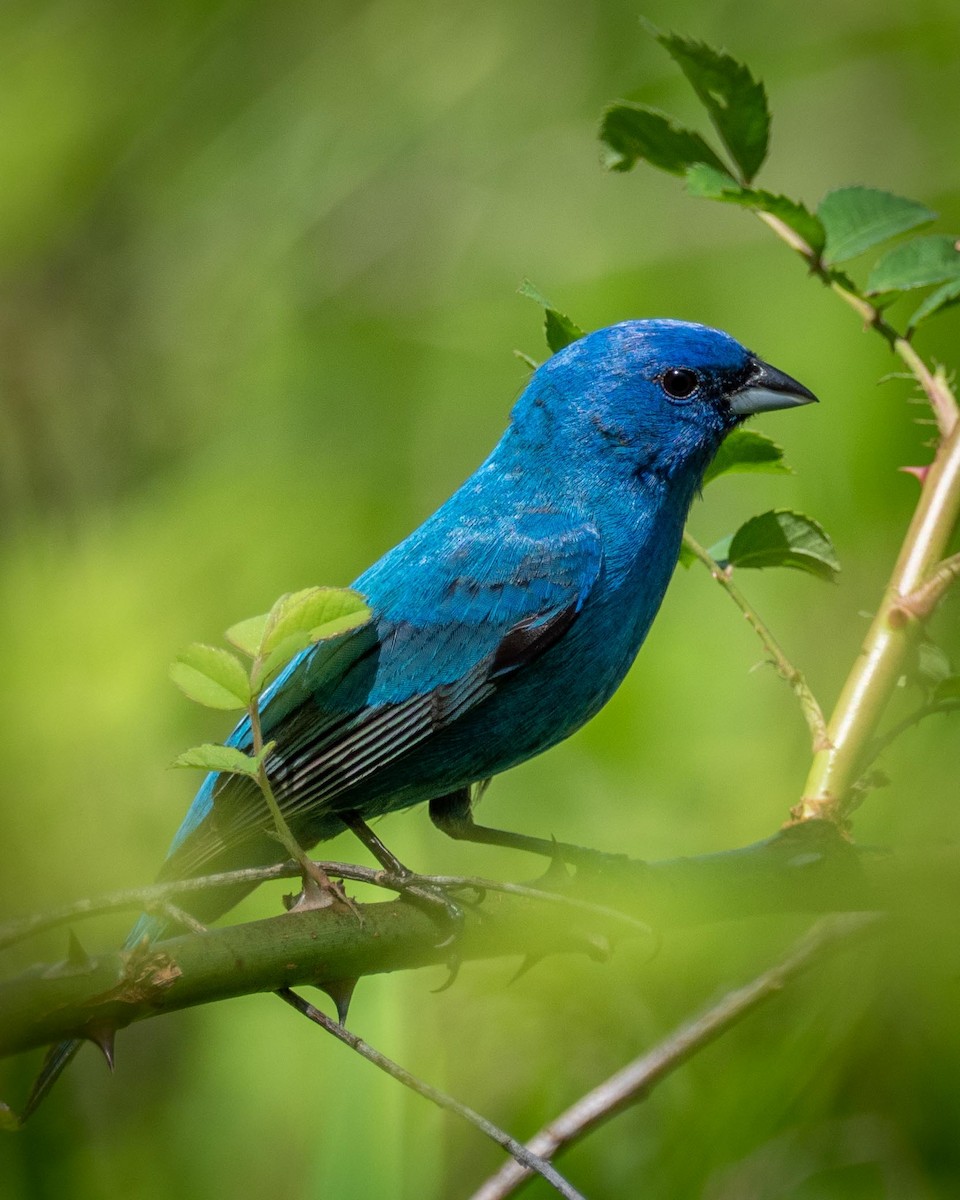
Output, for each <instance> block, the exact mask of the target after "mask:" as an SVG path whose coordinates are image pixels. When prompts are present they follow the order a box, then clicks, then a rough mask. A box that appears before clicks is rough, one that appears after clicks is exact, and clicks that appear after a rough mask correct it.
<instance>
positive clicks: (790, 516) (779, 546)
mask: <svg viewBox="0 0 960 1200" xmlns="http://www.w3.org/2000/svg"><path fill="white" fill-rule="evenodd" d="M726 558H727V561H729V562H730V563H731V564H732V565H733V566H735V567H750V568H761V569H762V568H764V567H792V568H794V569H795V570H798V571H807V572H808V573H809V574H811V575H816V576H817V577H818V578H819V579H826V580H828V581H830V582H832V581H834V580H835V579H836V577H837V572H838V571H839V570H840V563H839V562H838V561H837V554H836V551H835V550H834V548H833V543H832V542H831V541H830V538H829V537H828V536H827V534H826V533H825V532H824V530H823V528H822V527H821V526H820V525H819V524H817V522H816V521H814V520H813V519H812V518H811V517H808V516H805V515H804V514H803V513H798V512H791V511H790V510H789V509H773V510H771V511H770V512H765V513H760V515H759V516H756V517H752V518H751V519H750V520H749V521H747V522H746V523H745V524H743V525H741V526H740V528H739V529H738V530H737V532H736V533H735V534H734V535H733V538H732V540H731V542H730V549H729V551H728V553H727V555H726Z"/></svg>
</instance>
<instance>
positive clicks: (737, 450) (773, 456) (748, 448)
mask: <svg viewBox="0 0 960 1200" xmlns="http://www.w3.org/2000/svg"><path fill="white" fill-rule="evenodd" d="M742 471H753V472H758V473H765V474H769V475H792V474H793V472H792V471H791V470H790V468H789V467H788V466H787V464H786V463H785V462H784V461H783V447H782V446H778V445H777V443H776V442H775V441H773V440H772V439H771V438H768V437H767V435H766V434H765V433H761V432H760V431H759V430H757V429H735V430H734V431H733V432H732V433H728V434H727V436H726V438H725V439H724V440H723V442H722V443H721V445H720V449H719V450H718V451H717V453H716V455H715V456H714V459H713V462H712V463H711V464H710V466H709V467H707V470H706V472H705V474H704V476H703V483H704V486H706V485H707V484H708V483H710V482H711V481H712V480H714V479H716V478H718V477H719V476H720V475H727V474H732V473H734V472H742Z"/></svg>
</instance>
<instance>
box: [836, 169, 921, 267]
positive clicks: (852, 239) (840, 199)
mask: <svg viewBox="0 0 960 1200" xmlns="http://www.w3.org/2000/svg"><path fill="white" fill-rule="evenodd" d="M936 215H937V214H936V213H935V212H931V210H930V209H929V208H927V207H926V205H924V204H920V203H918V202H917V201H916V200H907V199H905V198H904V197H903V196H894V195H893V194H892V193H891V192H882V191H879V190H878V189H877V188H867V187H844V188H836V189H834V191H832V192H827V194H826V195H825V196H824V198H823V199H822V200H821V201H820V205H819V207H818V208H817V216H818V217H819V218H820V220H821V221H822V222H823V227H824V229H825V230H826V231H827V243H826V248H825V250H824V258H825V259H826V261H827V262H828V263H838V262H846V261H847V259H850V258H856V257H857V255H858V254H863V253H864V251H865V250H869V249H870V247H871V246H876V245H878V244H879V243H880V242H886V241H888V240H889V239H890V238H892V237H896V236H897V234H898V233H906V232H907V230H908V229H916V228H917V227H918V226H920V225H929V223H930V222H931V221H933V220H935V219H936Z"/></svg>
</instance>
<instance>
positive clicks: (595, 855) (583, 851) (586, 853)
mask: <svg viewBox="0 0 960 1200" xmlns="http://www.w3.org/2000/svg"><path fill="white" fill-rule="evenodd" d="M430 820H431V821H432V822H433V823H434V825H436V827H437V828H438V829H439V830H440V831H441V833H445V834H446V835H447V837H452V838H454V839H455V840H456V841H458V842H481V843H483V844H485V845H488V846H506V847H507V849H509V850H526V851H528V852H529V853H530V854H540V855H542V856H543V857H544V858H549V859H550V860H551V861H552V862H557V860H558V859H559V860H560V861H562V862H569V863H573V864H584V865H592V866H598V865H601V864H603V863H605V862H609V860H610V859H612V858H622V857H624V856H623V855H612V854H606V853H604V852H603V851H601V850H591V849H589V848H588V847H586V846H574V845H572V844H571V843H569V842H557V841H554V839H553V838H549V839H548V838H538V837H530V836H528V835H527V834H525V833H511V832H510V831H509V830H507V829H491V828H490V826H488V825H478V824H477V823H476V822H475V821H474V819H473V812H472V809H471V795H470V789H469V788H460V789H459V790H458V791H456V792H448V793H447V794H446V795H445V796H435V797H434V798H433V799H432V800H431V801H430Z"/></svg>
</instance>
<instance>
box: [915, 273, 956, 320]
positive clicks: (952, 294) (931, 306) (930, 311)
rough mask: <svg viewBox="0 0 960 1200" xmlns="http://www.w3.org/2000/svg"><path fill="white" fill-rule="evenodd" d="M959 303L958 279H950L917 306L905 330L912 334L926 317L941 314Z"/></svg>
mask: <svg viewBox="0 0 960 1200" xmlns="http://www.w3.org/2000/svg"><path fill="white" fill-rule="evenodd" d="M958 301H960V279H951V280H950V282H949V283H945V284H944V285H943V287H940V288H937V290H936V291H935V292H931V293H930V295H929V296H927V298H926V299H925V300H924V301H923V302H922V303H921V304H919V305H918V306H917V310H916V312H915V313H914V314H913V316H912V317H911V318H910V320H909V322H908V323H907V328H908V329H909V330H910V331H911V332H912V331H913V330H914V329H916V328H917V326H918V325H919V324H920V322H921V321H925V320H926V319H927V318H928V317H932V316H933V315H934V313H938V312H942V310H943V309H945V308H951V307H952V306H953V305H954V304H956V303H957V302H958Z"/></svg>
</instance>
